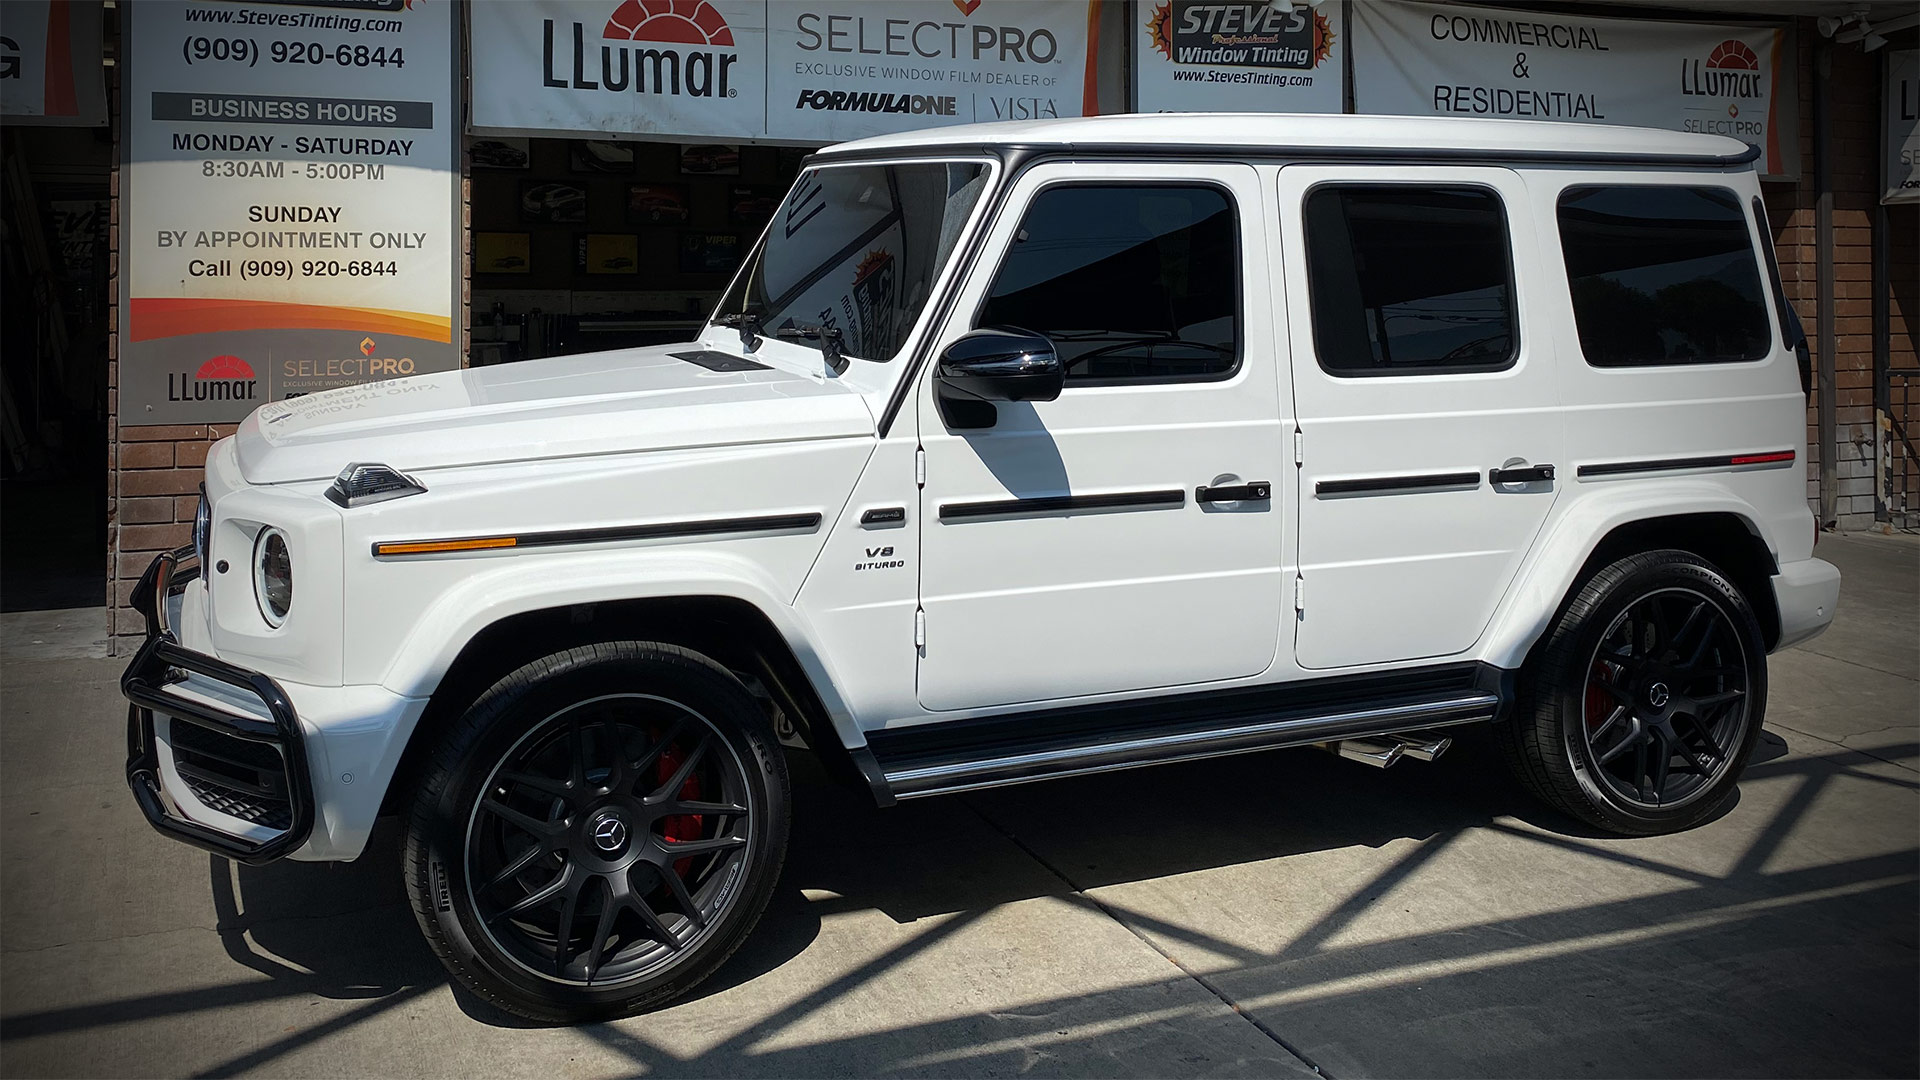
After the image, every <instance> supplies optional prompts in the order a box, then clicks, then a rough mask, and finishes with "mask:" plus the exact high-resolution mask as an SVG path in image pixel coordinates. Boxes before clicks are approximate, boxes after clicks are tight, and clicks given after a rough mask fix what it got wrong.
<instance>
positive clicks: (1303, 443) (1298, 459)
mask: <svg viewBox="0 0 1920 1080" xmlns="http://www.w3.org/2000/svg"><path fill="white" fill-rule="evenodd" d="M1293 463H1294V464H1295V465H1305V464H1306V463H1307V433H1306V432H1304V431H1301V430H1300V429H1299V428H1294V429H1293Z"/></svg>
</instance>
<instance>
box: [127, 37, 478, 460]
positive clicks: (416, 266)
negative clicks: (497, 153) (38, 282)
mask: <svg viewBox="0 0 1920 1080" xmlns="http://www.w3.org/2000/svg"><path fill="white" fill-rule="evenodd" d="M483 6H484V5H483ZM453 9H454V5H453V4H452V3H451V2H450V0H366V2H364V3H356V4H353V5H352V6H350V7H348V6H332V7H316V6H312V5H304V4H303V5H293V4H286V5H282V4H277V3H265V2H261V0H254V2H251V3H228V2H223V0H143V2H141V3H138V4H123V5H122V6H121V8H120V10H121V12H122V17H123V18H126V19H128V20H129V21H128V23H127V25H126V33H125V34H124V36H123V37H122V41H123V42H124V43H125V46H126V49H127V57H126V65H127V68H126V75H125V85H126V102H125V116H126V118H127V122H126V125H125V130H126V136H125V139H124V140H123V145H124V146H125V148H126V159H125V162H124V166H123V170H122V173H121V213H120V216H121V225H120V227H121V242H120V251H121V253H122V258H123V259H124V260H125V263H124V267H123V281H124V282H125V285H124V290H125V291H124V293H123V297H124V299H123V300H122V302H121V305H120V422H121V423H122V424H128V425H131V424H172V423H204V422H225V421H233V420H238V419H241V418H242V417H244V416H246V415H247V413H249V412H251V411H252V410H253V409H254V408H255V407H256V406H258V405H260V404H261V403H263V402H267V401H277V400H280V399H282V398H289V397H298V396H300V395H303V394H309V393H313V392H314V391H318V390H327V389H332V388H334V387H339V386H351V385H357V384H360V383H368V382H375V381H378V380H382V379H390V378H396V377H399V376H403V375H413V374H418V373H421V372H428V371H443V370H447V369H449V368H456V367H458V366H459V365H460V358H459V352H458V347H457V344H456V339H455V338H454V336H453V332H454V331H453V318H454V313H455V311H456V310H457V309H458V299H459V289H460V268H459V266H458V263H457V262H456V253H457V252H459V250H460V239H459V238H460V235H461V224H460V200H459V192H460V170H459V159H458V150H457V147H458V142H457V138H456V132H457V131H458V125H459V122H460V111H459V108H458V106H457V104H456V103H457V101H458V100H459V98H458V95H457V94H456V84H455V77H454V57H456V56H458V55H459V37H458V35H457V33H456V30H455V26H454V16H453Z"/></svg>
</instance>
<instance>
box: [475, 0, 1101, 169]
mask: <svg viewBox="0 0 1920 1080" xmlns="http://www.w3.org/2000/svg"><path fill="white" fill-rule="evenodd" d="M1092 8H1093V5H1092V3H1090V0H531V2H527V3H512V4H509V3H479V4H474V5H473V6H472V8H471V10H472V12H473V16H472V18H473V27H472V35H471V37H472V56H473V118H472V119H473V123H472V128H473V130H474V132H476V133H482V134H502V135H514V134H526V135H551V134H554V133H571V134H580V135H594V134H608V135H648V136H675V137H682V138H693V139H703V138H704V139H715V140H721V141H724V140H727V139H773V140H785V141H790V142H795V143H827V142H837V141H840V140H843V139H850V138H858V137H860V136H864V135H876V134H882V133H886V132H893V131H909V130H912V129H915V128H923V127H934V126H939V125H944V124H968V123H973V122H975V121H985V120H1021V119H1032V118H1034V117H1044V116H1079V115H1082V114H1083V113H1084V112H1087V111H1091V110H1090V108H1089V104H1088V102H1089V101H1090V99H1091V96H1092V94H1091V88H1092V85H1093V78H1092V64H1091V61H1090V56H1089V48H1088V41H1089V34H1088V19H1089V15H1090V12H1091V10H1092Z"/></svg>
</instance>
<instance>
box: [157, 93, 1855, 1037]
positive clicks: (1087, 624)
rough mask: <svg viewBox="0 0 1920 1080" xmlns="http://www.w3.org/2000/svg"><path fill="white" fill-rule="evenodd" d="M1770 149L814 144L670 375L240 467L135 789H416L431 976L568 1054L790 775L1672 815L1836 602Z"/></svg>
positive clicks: (535, 381) (1526, 142) (1283, 119)
mask: <svg viewBox="0 0 1920 1080" xmlns="http://www.w3.org/2000/svg"><path fill="white" fill-rule="evenodd" d="M1754 157H1755V154H1754V152H1753V151H1752V150H1750V149H1749V148H1747V147H1746V146H1744V145H1743V144H1741V143H1738V142H1735V141H1733V140H1729V139H1722V138H1717V137H1709V136H1693V135H1683V134H1676V133H1671V132H1661V131H1641V130H1629V129H1623V128H1607V127H1591V126H1562V125H1555V124H1546V123H1530V122H1518V123H1515V122H1499V121H1466V120H1445V121H1442V120H1428V119H1401V118H1369V117H1349V116H1341V117H1290V116H1227V115H1193V116H1171V115H1160V116H1129V117H1108V118H1100V119H1087V120H1062V121H1051V122H1038V123H1030V124H1004V125H999V124H996V125H982V126H974V127H957V128H948V129H943V130H938V131H929V132H919V133H914V134H908V135H896V136H887V137H883V138H876V139H868V140H864V141H861V142H855V143H849V144H846V145H842V146H836V147H832V148H830V149H828V150H825V151H823V152H821V153H819V154H817V155H815V156H814V157H813V158H812V159H811V161H810V162H809V164H808V165H807V167H806V169H805V171H804V172H803V173H802V174H801V176H800V178H799V181H798V182H797V184H796V185H795V186H794V188H793V190H792V192H791V193H790V194H789V195H788V196H787V199H786V201H785V202H784V203H783V204H782V206H781V208H780V210H779V212H778V213H777V214H776V215H775V218H774V221H773V223H772V225H771V226H770V227H769V229H768V231H767V233H766V235H765V236H764V237H763V238H762V239H761V241H760V243H759V245H758V247H757V248H756V249H755V250H754V252H753V254H752V256H751V257H750V258H749V259H748V260H747V261H746V264H745V267H744V269H742V270H741V272H740V274H739V276H738V278H737V279H736V280H735V281H734V282H733V284H732V286H731V287H730V288H729V290H728V292H727V293H726V295H725V297H724V298H723V299H722V301H721V302H720V304H719V307H718V314H717V315H716V317H715V318H714V320H713V321H712V322H711V323H710V324H709V325H708V326H707V327H706V328H705V329H704V330H703V332H702V333H701V335H700V337H699V340H698V341H696V342H693V343H691V344H684V345H672V346H661V347H655V348H645V349H632V350H625V351H621V352H612V353H601V354H596V355H591V356H572V357H564V358H558V359H550V360H542V361H538V362H534V363H526V364H518V365H513V366H508V367H492V368H484V369H479V370H470V371H461V372H452V373H448V374H444V375H433V376H426V377H420V378H412V379H404V380H400V381H397V382H388V383H380V384H376V385H371V386H365V387H359V388H354V389H346V390H338V391H332V392H329V393H324V394H316V395H314V396H311V397H305V398H300V399H297V400H292V401H287V402H281V403H276V404H271V405H267V406H264V407H262V408H261V409H260V410H259V411H257V412H256V413H254V415H253V416H252V417H250V418H249V419H248V420H247V421H246V423H245V424H244V425H242V427H241V428H240V431H239V433H238V434H237V435H236V436H235V437H234V438H232V439H228V440H225V441H223V442H221V443H220V444H219V445H218V446H216V447H215V448H214V450H213V452H212V454H211V455H210V456H209V458H208V463H207V475H206V495H205V499H204V501H203V520H202V522H201V523H200V525H199V526H198V527H197V528H196V535H195V543H194V546H193V549H192V550H187V549H182V550H181V551H180V552H177V553H174V554H172V555H168V556H163V557H162V558H161V559H160V560H158V561H157V562H156V563H155V565H154V567H153V569H151V570H150V571H149V573H148V577H147V579H146V580H145V582H144V584H143V586H142V588H141V590H140V598H139V602H140V604H141V606H142V608H143V610H145V611H147V612H148V613H149V619H150V623H151V626H150V634H149V638H148V640H147V642H146V644H145V646H144V648H143V649H142V650H141V652H140V654H139V656H138V657H137V658H136V659H135V660H134V661H133V664H132V666H131V667H130V668H129V670H128V672H127V675H126V678H125V680H124V688H125V692H126V695H127V697H128V698H129V699H131V701H132V703H133V707H132V709H131V716H130V727H131V732H130V745H131V753H132V759H131V760H130V762H129V763H128V767H127V773H128V779H129V781H130V782H131V784H132V787H133V790H134V793H135V796H136V797H137V798H138V800H139V801H140V804H141V807H142V809H143V810H144V811H145V813H146V815H147V816H148V818H149V819H150V820H151V821H152V822H153V823H154V824H155V825H156V826H157V827H158V828H159V829H160V830H161V831H162V832H165V833H168V834H170V835H172V836H175V837H177V838H180V839H183V840H185V841H187V842H189V843H194V844H198V845H200V846H201V847H204V848H207V849H209V850H212V851H216V852H219V853H222V854H224V855H227V856H229V857H231V858H234V859H238V860H241V861H243V862H265V861H268V860H272V859H276V858H280V857H282V856H290V857H292V858H296V859H319V860H344V859H352V858H354V857H356V856H358V855H359V854H360V852H361V850H362V848H363V846H364V845H365V842H366V839H367V834H368V831H369V829H370V828H371V827H372V825H373V822H374V818H375V817H376V815H378V814H380V813H381V812H382V810H383V809H385V810H387V811H389V812H397V813H401V814H404V815H406V817H407V821H408V825H407V828H408V834H407V837H408V838H407V845H406V853H405V862H406V868H405V869H406V875H407V881H408V884H409V886H410V888H411V890H412V895H413V898H414V905H415V908H416V910H417V911H418V914H419V919H420V924H421V927H422V928H423V929H424V931H425V932H426V935H427V937H428V939H429V940H430V941H431V942H432V944H433V946H434V948H435V949H436V950H437V951H438V952H439V954H440V955H441V957H442V958H443V959H444V960H445V961H446V964H447V967H448V968H449V970H451V971H452V973H453V975H454V976H455V977H456V978H458V979H459V980H461V981H462V982H463V983H465V984H466V985H467V986H468V987H470V988H471V989H472V990H473V991H475V992H476V993H478V994H480V995H482V996H484V997H486V998H487V999H489V1000H491V1001H494V1002H496V1003H498V1004H500V1005H501V1006H503V1007H505V1008H508V1009H511V1010H514V1011H516V1012H519V1013H522V1014H525V1015H527V1016H530V1017H536V1018H542V1019H548V1020H574V1019H582V1018H592V1017H607V1016H614V1015H620V1014H624V1013H629V1012H632V1011H635V1010H638V1009H643V1008H646V1007H649V1006H653V1005H656V1004H658V1003H660V1002H663V1001H666V1000H668V999H670V998H672V997H673V996H674V995H676V994H678V993H681V992H682V991H685V990H686V989H687V988H688V987H690V986H692V985H693V984H694V983H696V982H698V981H699V980H700V979H701V978H702V977H703V976H705V975H706V974H708V973H709V972H711V971H712V970H713V969H714V968H715V967H716V966H717V965H718V964H719V963H720V962H721V961H722V960H723V959H725V957H726V956H727V955H728V954H729V953H730V952H731V951H732V950H733V949H734V948H735V947H736V946H737V945H738V944H739V943H740V942H741V940H742V939H743V938H744V937H745V935H746V934H747V933H748V931H749V930H750V929H751V927H752V926H753V924H754V922H755V921H756V920H757V919H758V918H759V915H760V912H761V909H762V907H763V906H764V905H765V903H766V901H767V897H768V895H769V892H770V891H771V889H772V888H773V885H774V881H775V878H776V877H777V876H778V875H779V873H780V866H781V860H782V856H783V852H784V848H785V845H786V841H787V833H788V820H789V805H788V778H787V766H786V760H785V757H784V754H783V751H782V749H781V743H782V742H788V743H791V744H793V745H800V744H804V745H805V746H806V747H808V748H810V749H811V750H812V752H814V753H815V754H817V755H819V757H820V758H821V759H822V760H823V761H824V762H825V763H826V764H827V766H828V767H829V769H830V770H833V771H834V772H835V773H836V774H837V775H838V776H840V777H842V778H844V779H845V780H847V781H848V782H851V783H855V784H858V785H860V786H861V787H862V788H864V789H865V790H868V791H870V792H871V793H872V795H873V798H874V799H875V800H876V801H877V802H879V803H881V804H882V805H885V804H890V803H892V802H893V801H895V800H897V799H906V798H914V797H919V796H923V795H932V794H937V793H941V792H952V791H966V790H971V789H975V788H982V787H990V786H993V785H998V784H1012V783H1020V782H1025V781H1029V780H1040V779H1045V778H1049V777H1055V776H1066V775H1074V774H1080V773H1087V772H1095V771H1100V770H1108V769H1123V768H1131V767H1134V766H1140V765H1149V764H1154V763H1157V762H1164V761H1173V760H1181V759H1189V758H1197V757H1208V756H1214V755H1221V754H1232V753H1240V752H1245V751H1251V750H1261V749H1266V748H1270V747H1278V746H1293V745H1301V744H1320V745H1324V746H1327V747H1329V748H1332V749H1336V750H1338V751H1340V752H1342V753H1344V754H1346V755H1347V756H1351V757H1358V758H1360V759H1362V760H1371V761H1373V762H1375V763H1377V764H1386V763H1390V762H1391V761H1393V760H1394V759H1396V758H1398V757H1401V756H1403V755H1404V756H1411V757H1416V758H1419V757H1428V758H1430V757H1431V756H1432V755H1434V754H1436V753H1438V752H1440V751H1441V750H1442V749H1444V748H1445V746H1446V744H1447V738H1446V735H1445V734H1444V731H1445V729H1446V728H1447V727H1449V726H1451V725H1458V724H1468V723H1491V724H1492V725H1493V728H1494V730H1495V731H1496V732H1497V733H1498V737H1499V739H1500V740H1501V741H1502V742H1503V743H1504V744H1505V746H1506V747H1507V748H1508V751H1509V753H1510V756H1511V758H1512V762H1513V765H1514V767H1515V769H1516V770H1517V771H1518V773H1519V775H1520V777H1521V779H1522V780H1524V781H1525V782H1526V783H1527V784H1528V785H1529V786H1530V787H1531V788H1532V789H1533V790H1535V791H1536V792H1538V793H1539V794H1540V795H1541V796H1542V797H1543V798H1545V799H1546V800H1547V801H1549V802H1551V803H1552V804H1553V805H1555V806H1557V807H1559V808H1560V809H1561V810H1563V811H1565V812H1567V813H1569V814H1572V815H1574V816H1575V817H1578V818H1581V819H1584V820H1585V821H1587V822H1589V823H1592V824H1593V825H1597V826H1599V827H1601V828H1604V829H1608V830H1612V831H1615V832H1619V833H1637V834H1646V833H1657V832H1665V831H1670V830H1676V829H1683V828H1687V827H1689V826H1691V825H1694V824H1696V823H1698V822H1700V821H1702V820H1703V819H1704V818H1706V817H1707V816H1708V815H1710V814H1712V813H1713V812H1714V811H1715V809H1716V808H1717V807H1719V806H1720V805H1722V804H1723V803H1724V801H1725V800H1726V797H1727V796H1728V794H1729V793H1730V792H1731V790H1732V788H1733V786H1734V784H1735V783H1736V782H1737V780H1738V778H1739V776H1740V772H1741V768H1742V765H1743V763H1744V762H1745V760H1746V758H1747V755H1748V752H1749V750H1750V748H1751V747H1752V746H1753V743H1754V740H1755V738H1756V737H1757V736H1758V734H1759V731H1760V724H1761V718H1762V712H1763V709H1764V706H1765V702H1766V686H1767V681H1766V680H1767V661H1766V656H1767V653H1768V652H1769V651H1770V650H1774V649H1778V648H1781V647H1783V646H1786V645H1789V644H1792V643H1794V642H1796V641H1800V640H1803V639H1805V638H1807V637H1810V636H1811V635H1813V634H1815V633H1818V632H1819V631H1820V630H1821V629H1823V628H1824V627H1825V626H1826V625H1827V623H1828V621H1829V620H1830V619H1832V617H1833V611H1834V604H1835V601H1836V599H1837V597H1838V592H1839V575H1838V573H1837V572H1836V571H1835V570H1834V568H1833V567H1832V566H1830V565H1828V564H1826V563H1824V562H1821V561H1820V560H1818V559H1815V558H1813V557H1812V546H1813V543H1814V539H1815V529H1814V521H1813V518H1812V516H1811V515H1810V513H1809V512H1808V508H1807V504H1806V499H1805V481H1804V479H1803V467H1802V465H1803V463H1802V461H1801V460H1800V458H1799V456H1798V453H1797V450H1798V448H1799V447H1800V446H1801V445H1802V439H1803V431H1804V423H1805V420H1804V417H1805V412H1804V409H1805V401H1804V397H1803V388H1802V379H1803V377H1804V376H1803V374H1801V373H1800V372H1799V371H1797V370H1796V369H1797V365H1796V345H1797V344H1798V343H1799V341H1800V335H1799V332H1798V327H1797V323H1796V321H1795V319H1794V318H1793V315H1792V313H1791V311H1790V309H1789V308H1788V307H1787V306H1786V304H1785V302H1784V300H1783V299H1782V296H1781V291H1780V288H1779V284H1778V277H1777V274H1776V273H1775V272H1774V270H1773V267H1772V265H1771V264H1772V254H1771V248H1770V245H1769V243H1768V232H1767V228H1766V223H1765V221H1764V219H1763V217H1762V212H1761V206H1760V197H1759V196H1760V188H1759V184H1758V182H1757V179H1756V177H1755V174H1754V169H1753V160H1754ZM1802 362H1804V352H1802ZM1147 782H1150V781H1148V780H1147V779H1146V778H1145V777H1143V783H1147Z"/></svg>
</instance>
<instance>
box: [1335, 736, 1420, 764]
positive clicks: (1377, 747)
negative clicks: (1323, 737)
mask: <svg viewBox="0 0 1920 1080" xmlns="http://www.w3.org/2000/svg"><path fill="white" fill-rule="evenodd" d="M1320 745H1321V746H1322V747H1323V748H1324V749H1327V750H1330V751H1332V752H1333V753H1335V754H1338V755H1340V756H1341V757H1343V758H1346V759H1347V760H1348V761H1359V762H1364V763H1366V764H1368V765H1371V766H1373V767H1374V768H1376V769H1384V768H1386V767H1387V766H1389V765H1392V764H1393V763H1394V762H1396V761H1399V760H1400V755H1401V754H1403V753H1405V752H1406V747H1405V746H1404V745H1402V744H1401V743H1398V742H1388V741H1385V740H1377V739H1342V740H1340V741H1339V742H1331V743H1321V744H1320Z"/></svg>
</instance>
